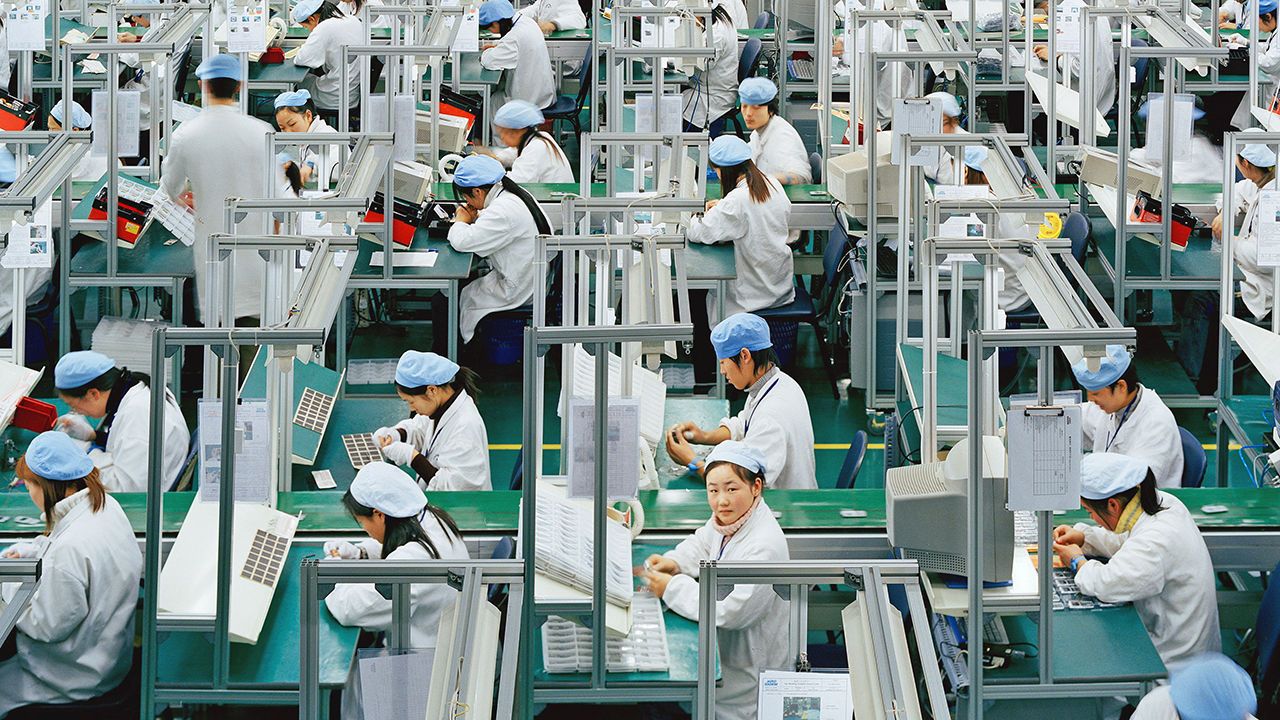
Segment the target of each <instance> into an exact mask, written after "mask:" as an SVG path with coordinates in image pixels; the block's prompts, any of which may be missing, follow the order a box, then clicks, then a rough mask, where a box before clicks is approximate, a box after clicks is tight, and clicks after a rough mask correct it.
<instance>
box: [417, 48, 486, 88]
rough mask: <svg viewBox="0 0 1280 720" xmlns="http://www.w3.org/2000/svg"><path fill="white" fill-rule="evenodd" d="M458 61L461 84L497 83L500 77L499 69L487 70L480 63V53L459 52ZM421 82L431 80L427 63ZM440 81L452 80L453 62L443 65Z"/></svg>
mask: <svg viewBox="0 0 1280 720" xmlns="http://www.w3.org/2000/svg"><path fill="white" fill-rule="evenodd" d="M457 57H458V62H459V63H461V65H462V69H461V71H460V73H461V74H460V75H459V80H458V82H460V83H462V84H463V85H497V84H498V81H499V80H501V79H502V71H501V70H488V69H486V68H485V67H484V66H483V65H481V64H480V53H472V52H467V53H459V54H458V55H457ZM422 81H423V82H427V83H429V82H431V67H430V66H429V65H428V67H427V70H426V72H424V73H423V74H422ZM440 82H442V83H445V84H448V83H451V82H453V63H452V62H449V63H446V64H445V66H444V79H443V80H441V81H440Z"/></svg>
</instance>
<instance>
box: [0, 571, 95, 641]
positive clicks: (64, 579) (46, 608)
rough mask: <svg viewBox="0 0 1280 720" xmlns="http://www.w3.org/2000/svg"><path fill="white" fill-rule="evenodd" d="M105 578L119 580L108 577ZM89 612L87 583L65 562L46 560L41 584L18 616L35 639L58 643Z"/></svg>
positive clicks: (30, 635) (69, 633)
mask: <svg viewBox="0 0 1280 720" xmlns="http://www.w3.org/2000/svg"><path fill="white" fill-rule="evenodd" d="M104 581H105V582H117V581H113V580H111V579H109V578H104ZM88 616H89V587H88V585H87V584H86V583H85V582H84V580H83V579H81V578H79V577H76V576H74V575H72V574H71V573H69V572H68V571H67V569H66V568H65V567H63V566H62V565H60V564H58V563H50V562H48V561H47V560H46V561H45V563H44V565H43V572H42V574H41V576H40V584H39V585H38V586H37V587H36V592H35V594H34V595H32V596H31V602H30V603H29V604H28V605H27V609H26V610H24V611H23V613H22V615H21V616H20V617H19V618H18V626H17V627H18V629H19V630H21V631H22V632H23V634H25V635H26V636H27V637H29V638H31V639H32V640H36V641H38V642H43V643H59V642H62V641H63V640H66V639H67V638H68V637H70V636H71V633H72V632H74V631H75V629H76V628H77V627H79V626H80V623H82V622H83V621H84V619H85V618H87V617H88Z"/></svg>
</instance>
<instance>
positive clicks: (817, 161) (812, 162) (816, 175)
mask: <svg viewBox="0 0 1280 720" xmlns="http://www.w3.org/2000/svg"><path fill="white" fill-rule="evenodd" d="M809 173H810V174H812V175H813V182H814V183H821V182H822V155H821V154H820V153H816V152H815V153H809Z"/></svg>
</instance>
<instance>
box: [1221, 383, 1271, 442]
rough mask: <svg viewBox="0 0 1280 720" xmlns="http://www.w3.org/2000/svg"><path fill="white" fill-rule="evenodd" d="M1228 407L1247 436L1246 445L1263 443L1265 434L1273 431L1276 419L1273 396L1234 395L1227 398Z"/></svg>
mask: <svg viewBox="0 0 1280 720" xmlns="http://www.w3.org/2000/svg"><path fill="white" fill-rule="evenodd" d="M1227 407H1228V408H1229V409H1230V410H1231V412H1232V413H1233V414H1234V415H1235V416H1236V422H1238V423H1240V425H1241V427H1242V428H1243V430H1244V432H1245V435H1246V437H1245V438H1241V439H1242V440H1244V443H1242V444H1245V445H1252V444H1256V443H1261V442H1262V441H1263V437H1262V436H1263V435H1266V434H1268V433H1270V432H1271V430H1272V429H1273V428H1274V427H1275V421H1274V419H1273V418H1272V417H1271V397H1270V396H1267V395H1233V396H1232V397H1230V398H1228V399H1227Z"/></svg>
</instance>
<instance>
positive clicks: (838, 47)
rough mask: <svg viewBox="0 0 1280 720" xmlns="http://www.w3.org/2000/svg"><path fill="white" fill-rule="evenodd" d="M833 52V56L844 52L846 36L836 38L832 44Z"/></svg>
mask: <svg viewBox="0 0 1280 720" xmlns="http://www.w3.org/2000/svg"><path fill="white" fill-rule="evenodd" d="M831 54H832V55H833V56H835V55H843V54H844V38H842V37H838V38H836V41H835V43H834V44H832V46H831Z"/></svg>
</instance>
